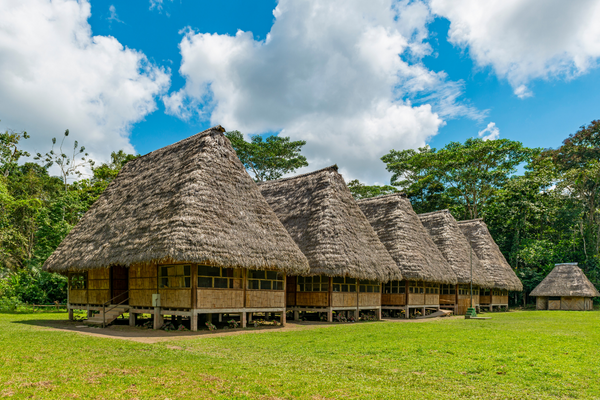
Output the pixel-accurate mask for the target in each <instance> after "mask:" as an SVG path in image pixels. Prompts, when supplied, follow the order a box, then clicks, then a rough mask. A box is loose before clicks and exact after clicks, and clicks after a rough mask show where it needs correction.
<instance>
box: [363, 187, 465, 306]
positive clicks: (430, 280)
mask: <svg viewBox="0 0 600 400" xmlns="http://www.w3.org/2000/svg"><path fill="white" fill-rule="evenodd" d="M358 205H359V206H360V209H361V210H362V212H363V213H364V214H365V216H366V217H367V219H368V220H369V222H370V223H371V226H373V228H374V229H375V232H377V235H378V236H379V239H380V240H381V242H382V243H383V244H384V246H385V247H386V249H387V250H388V251H389V253H390V255H391V256H392V258H393V259H394V261H395V262H396V265H397V267H398V269H399V270H400V271H401V272H402V276H403V278H404V279H405V280H393V281H391V282H388V283H387V284H386V285H384V291H383V294H382V300H381V302H382V307H383V308H384V309H388V310H404V312H405V316H406V317H408V316H409V314H410V313H411V310H412V312H415V311H419V312H421V313H425V309H427V308H433V309H439V308H440V285H441V284H448V285H456V283H457V279H456V275H455V273H454V271H453V270H452V268H451V267H450V265H448V262H447V261H446V259H445V258H444V256H443V255H442V253H441V252H440V250H439V249H438V247H437V246H436V245H435V243H434V242H433V240H431V238H430V237H429V235H428V233H427V231H426V230H425V228H424V227H423V224H422V223H421V220H420V219H419V217H418V216H417V214H416V213H415V212H414V211H413V209H412V206H411V204H410V201H409V200H408V199H407V198H406V197H405V196H404V195H403V194H390V195H386V196H379V197H373V198H369V199H362V200H359V201H358Z"/></svg>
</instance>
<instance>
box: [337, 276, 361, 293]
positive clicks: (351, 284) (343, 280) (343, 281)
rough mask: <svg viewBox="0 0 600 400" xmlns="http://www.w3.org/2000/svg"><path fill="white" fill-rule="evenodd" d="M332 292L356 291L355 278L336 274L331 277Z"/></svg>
mask: <svg viewBox="0 0 600 400" xmlns="http://www.w3.org/2000/svg"><path fill="white" fill-rule="evenodd" d="M333 291H334V292H356V279H354V278H348V277H339V276H336V277H335V278H333Z"/></svg>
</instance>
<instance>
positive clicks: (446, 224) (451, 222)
mask: <svg viewBox="0 0 600 400" xmlns="http://www.w3.org/2000/svg"><path fill="white" fill-rule="evenodd" d="M419 219H420V220H421V222H422V223H423V226H424V227H425V229H427V232H428V233H429V236H431V238H432V239H433V241H434V242H435V244H436V245H437V247H438V249H440V251H441V252H442V255H443V256H444V258H445V259H446V261H448V264H450V267H451V268H452V270H453V271H454V273H455V274H456V278H457V280H458V285H456V286H454V285H442V287H441V294H440V305H441V306H442V307H444V308H452V309H454V312H455V314H457V315H463V314H465V313H466V312H467V308H469V307H471V306H473V307H478V306H479V291H480V289H482V288H491V287H493V286H494V281H493V280H492V279H491V277H490V276H489V274H488V273H487V272H486V270H485V268H484V266H483V264H481V262H480V261H479V259H478V258H477V255H476V254H475V252H474V251H473V249H472V248H471V245H470V244H469V241H468V240H467V238H466V237H465V235H463V233H462V231H461V230H460V228H459V227H458V223H457V222H456V220H455V219H454V217H453V216H452V214H450V211H448V210H441V211H435V212H430V213H425V214H419ZM471 278H472V283H473V304H471Z"/></svg>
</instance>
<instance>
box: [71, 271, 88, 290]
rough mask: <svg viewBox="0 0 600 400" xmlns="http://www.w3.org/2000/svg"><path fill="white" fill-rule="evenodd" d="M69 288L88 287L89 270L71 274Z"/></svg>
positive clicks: (79, 288)
mask: <svg viewBox="0 0 600 400" xmlns="http://www.w3.org/2000/svg"><path fill="white" fill-rule="evenodd" d="M69 288H70V289H71V290H85V289H87V272H76V273H72V274H71V275H69Z"/></svg>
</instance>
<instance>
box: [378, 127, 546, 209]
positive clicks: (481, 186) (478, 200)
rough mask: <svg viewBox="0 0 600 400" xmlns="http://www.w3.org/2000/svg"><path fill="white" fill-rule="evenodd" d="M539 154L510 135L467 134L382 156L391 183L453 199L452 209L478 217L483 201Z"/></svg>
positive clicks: (410, 190)
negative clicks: (433, 146) (437, 144)
mask: <svg viewBox="0 0 600 400" xmlns="http://www.w3.org/2000/svg"><path fill="white" fill-rule="evenodd" d="M537 153H539V150H538V149H529V148H527V147H524V146H523V145H522V144H521V143H520V142H516V141H511V140H508V139H498V140H482V139H479V138H470V139H467V140H466V141H465V143H464V144H463V143H458V142H450V143H449V144H447V145H446V146H445V147H444V148H443V149H441V150H439V151H436V150H435V149H430V148H427V147H426V148H421V149H419V150H418V151H414V150H404V151H396V150H392V151H390V153H389V154H386V155H385V156H383V157H382V158H381V159H382V161H383V162H384V163H386V165H387V166H386V168H387V170H388V171H390V172H392V174H393V175H392V185H394V186H399V187H400V189H401V190H403V191H405V192H407V193H411V194H415V193H416V194H422V195H423V196H424V197H427V196H435V198H436V200H438V201H439V202H441V203H444V202H445V203H449V204H450V205H453V204H455V207H454V208H455V213H458V214H460V217H462V218H464V219H468V218H478V217H479V216H480V215H481V208H482V206H483V205H484V204H485V203H486V202H487V201H488V200H489V199H490V198H491V197H492V196H493V195H494V193H495V192H496V191H497V190H498V189H499V188H501V187H502V186H503V185H504V184H505V183H506V182H507V181H508V179H509V178H510V176H511V175H512V174H514V173H515V172H516V170H517V167H518V166H519V165H520V164H522V163H524V162H526V161H528V160H530V159H531V157H532V156H534V155H535V154H537Z"/></svg>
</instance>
